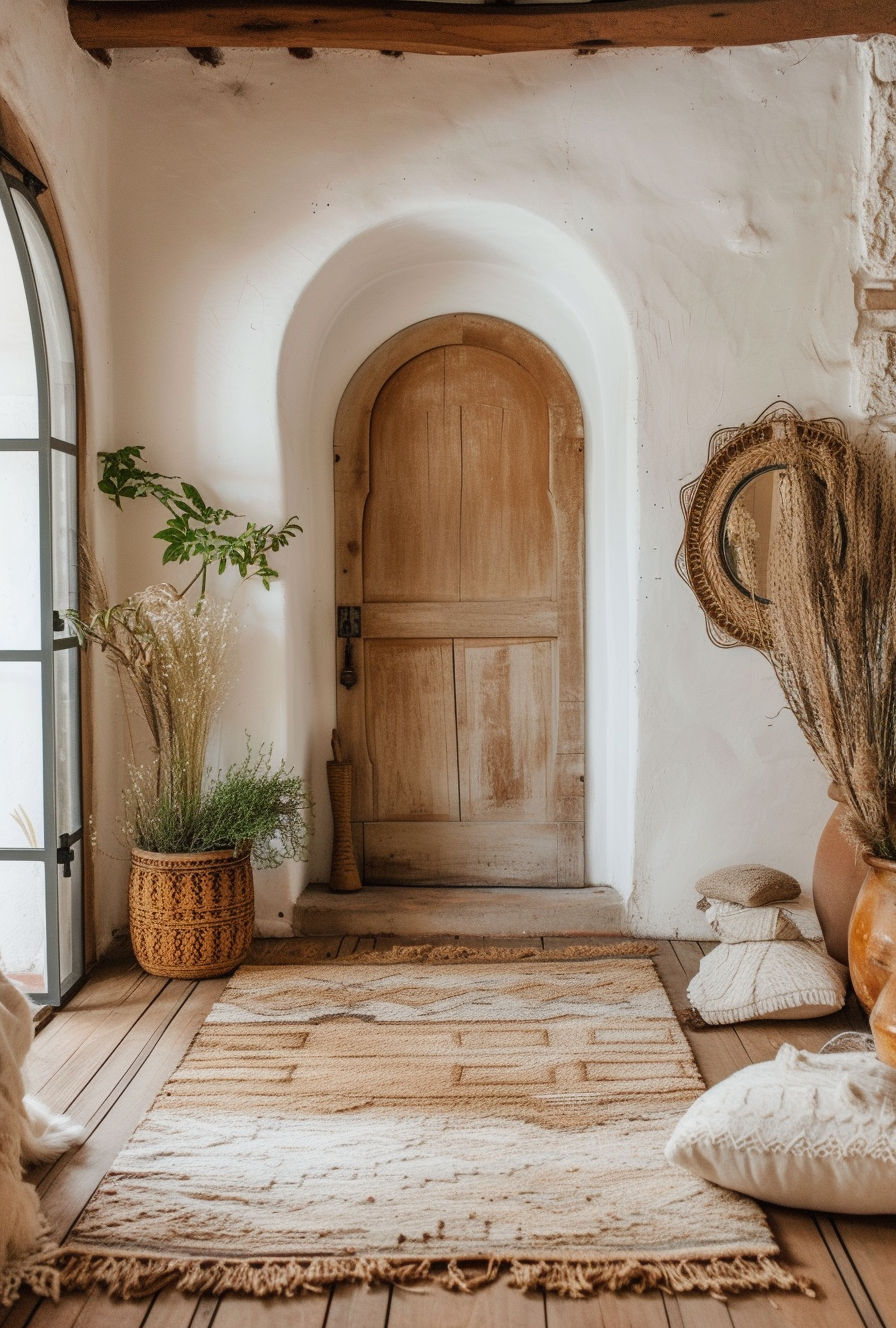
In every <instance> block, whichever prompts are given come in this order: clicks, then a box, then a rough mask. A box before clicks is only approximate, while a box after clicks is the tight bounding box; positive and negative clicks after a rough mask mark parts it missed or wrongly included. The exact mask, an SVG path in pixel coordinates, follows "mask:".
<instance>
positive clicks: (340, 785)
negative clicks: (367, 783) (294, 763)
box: [327, 761, 361, 894]
mask: <svg viewBox="0 0 896 1328" xmlns="http://www.w3.org/2000/svg"><path fill="white" fill-rule="evenodd" d="M327 787H328V788H329V790H330V806H331V807H332V809H333V856H332V859H331V861H330V886H329V888H330V889H331V890H335V891H337V892H338V893H339V894H345V893H346V892H348V891H350V890H360V889H361V877H360V876H359V875H358V864H357V863H356V862H355V848H354V845H353V843H352V763H351V761H328V762H327Z"/></svg>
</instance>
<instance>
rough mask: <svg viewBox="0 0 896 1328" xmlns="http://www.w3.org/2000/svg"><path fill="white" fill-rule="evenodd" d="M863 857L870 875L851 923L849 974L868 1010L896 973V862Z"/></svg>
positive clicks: (869, 855)
mask: <svg viewBox="0 0 896 1328" xmlns="http://www.w3.org/2000/svg"><path fill="white" fill-rule="evenodd" d="M864 858H865V862H866V863H867V864H868V875H867V876H866V877H865V884H864V885H863V886H862V889H861V890H860V891H859V897H858V899H857V900H856V906H855V908H854V909H853V914H852V921H851V922H850V924H849V975H850V977H851V978H852V985H853V986H854V987H855V990H856V995H857V996H858V998H859V1001H860V1002H861V1004H862V1008H863V1009H864V1010H865V1011H866V1012H868V1011H870V1010H871V1009H872V1007H873V1006H874V1004H875V1002H876V1001H877V998H878V997H879V996H880V994H881V992H882V991H883V989H884V987H885V986H886V985H887V983H888V982H889V981H890V978H891V977H892V975H893V974H894V973H896V862H891V861H890V860H889V859H887V858H874V857H872V856H871V854H870V853H866V854H865V855H864ZM893 995H894V996H896V992H894V993H893Z"/></svg>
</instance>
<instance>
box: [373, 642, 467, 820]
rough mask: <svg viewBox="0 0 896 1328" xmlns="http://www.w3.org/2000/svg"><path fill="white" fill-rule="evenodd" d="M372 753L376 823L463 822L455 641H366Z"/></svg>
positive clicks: (374, 815)
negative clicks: (455, 677)
mask: <svg viewBox="0 0 896 1328" xmlns="http://www.w3.org/2000/svg"><path fill="white" fill-rule="evenodd" d="M364 662H365V695H364V703H365V711H366V716H367V750H368V753H369V755H370V761H371V765H372V767H373V817H374V820H377V821H420V820H425V821H456V820H457V819H458V815H459V804H458V791H457V784H458V780H457V736H456V725H455V715H454V662H453V658H452V643H451V642H450V641H388V640H385V641H366V642H365V643H364Z"/></svg>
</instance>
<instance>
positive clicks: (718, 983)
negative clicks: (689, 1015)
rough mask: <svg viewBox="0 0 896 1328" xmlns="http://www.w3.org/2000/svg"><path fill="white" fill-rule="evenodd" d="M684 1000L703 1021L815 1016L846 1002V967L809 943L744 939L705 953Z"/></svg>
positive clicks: (733, 1022) (835, 1008) (714, 1022)
mask: <svg viewBox="0 0 896 1328" xmlns="http://www.w3.org/2000/svg"><path fill="white" fill-rule="evenodd" d="M688 1000H689V1001H690V1003H691V1006H692V1007H693V1008H694V1009H695V1010H696V1011H697V1013H698V1014H699V1015H700V1017H701V1019H703V1021H704V1022H705V1023H707V1024H737V1023H740V1022H742V1021H743V1020H744V1019H774V1018H776V1017H780V1018H786V1019H815V1018H817V1017H818V1016H819V1015H823V1014H833V1012H834V1011H835V1010H839V1009H841V1008H842V1006H843V1003H844V1002H845V1000H846V969H845V968H844V967H843V965H842V964H838V963H837V961H836V959H831V957H830V955H827V954H825V953H824V952H823V951H822V950H821V948H820V947H819V946H817V945H815V944H814V943H813V942H811V941H743V942H741V943H739V944H735V945H727V944H722V945H717V946H716V948H715V949H714V950H711V951H710V953H709V954H708V955H704V957H703V960H702V961H701V964H700V970H699V972H698V973H697V974H696V975H695V976H694V977H693V978H692V979H691V981H690V984H689V986H688Z"/></svg>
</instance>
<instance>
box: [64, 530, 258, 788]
mask: <svg viewBox="0 0 896 1328" xmlns="http://www.w3.org/2000/svg"><path fill="white" fill-rule="evenodd" d="M81 584H82V598H83V601H84V609H83V611H82V614H81V616H80V617H77V618H76V617H72V615H69V617H70V620H71V621H72V622H73V625H74V626H75V629H76V631H77V632H78V634H79V637H80V638H81V641H82V644H84V643H86V642H87V641H93V642H95V643H96V644H97V645H98V646H99V647H100V649H101V650H102V651H103V652H104V653H105V654H106V655H107V656H108V657H109V658H110V660H111V661H112V663H113V664H114V665H115V666H116V667H117V669H118V671H119V675H120V676H123V677H124V678H127V680H128V682H129V683H130V686H131V688H132V690H133V695H134V697H135V698H136V700H137V702H138V704H139V706H140V710H141V711H142V713H143V716H144V718H145V720H146V723H147V725H148V727H149V731H150V733H151V735H152V742H153V748H154V752H155V756H156V760H155V763H154V777H155V785H156V787H155V792H156V794H157V795H159V796H163V797H166V798H167V799H169V800H171V801H172V802H178V803H183V804H185V805H189V804H191V803H193V802H195V801H196V800H197V799H198V798H199V796H200V793H201V791H202V782H203V776H204V774H205V753H206V749H207V747H208V741H209V736H210V732H211V726H212V723H213V722H214V720H215V717H216V716H217V714H218V713H219V711H220V709H221V706H222V704H223V702H224V698H225V696H226V694H227V690H228V686H229V681H230V677H229V671H228V665H229V657H230V651H231V647H232V646H233V644H234V643H235V641H236V637H237V628H236V624H235V622H234V618H233V612H232V610H231V609H230V607H229V606H228V605H227V604H222V603H220V602H219V601H215V600H211V599H208V598H206V597H203V598H201V599H200V600H199V601H198V602H195V603H194V602H191V601H189V600H187V599H185V598H184V597H183V596H182V595H179V594H178V593H177V591H176V590H175V589H174V587H173V586H169V585H156V586H149V587H148V588H147V589H146V590H142V591H140V592H139V593H138V594H136V595H131V596H130V598H129V599H126V600H125V601H124V602H123V603H121V604H115V605H110V604H109V595H108V591H107V589H106V584H105V581H104V579H103V575H102V573H101V571H100V569H99V567H98V565H97V562H96V559H95V558H94V556H93V554H92V552H91V551H90V550H89V549H88V548H87V547H83V548H82V551H81Z"/></svg>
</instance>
